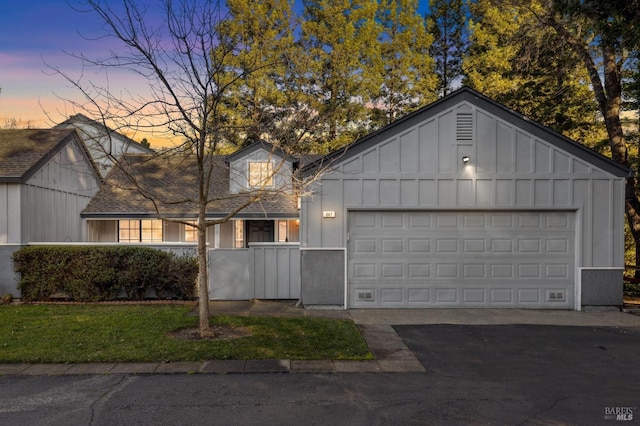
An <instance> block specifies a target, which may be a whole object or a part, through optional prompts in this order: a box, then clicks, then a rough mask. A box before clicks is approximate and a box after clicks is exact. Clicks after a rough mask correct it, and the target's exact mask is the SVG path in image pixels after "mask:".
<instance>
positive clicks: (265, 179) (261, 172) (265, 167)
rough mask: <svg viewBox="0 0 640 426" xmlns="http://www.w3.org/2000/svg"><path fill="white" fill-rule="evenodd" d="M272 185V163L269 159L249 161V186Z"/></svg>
mask: <svg viewBox="0 0 640 426" xmlns="http://www.w3.org/2000/svg"><path fill="white" fill-rule="evenodd" d="M263 185H264V186H273V165H272V164H271V162H270V161H250V162H249V186H263Z"/></svg>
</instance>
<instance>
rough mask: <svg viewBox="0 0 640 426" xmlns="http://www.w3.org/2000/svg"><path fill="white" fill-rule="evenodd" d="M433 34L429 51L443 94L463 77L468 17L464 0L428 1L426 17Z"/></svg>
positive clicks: (440, 91)
mask: <svg viewBox="0 0 640 426" xmlns="http://www.w3.org/2000/svg"><path fill="white" fill-rule="evenodd" d="M426 20H427V28H428V30H429V33H430V34H431V35H432V37H433V43H432V44H431V47H430V48H429V54H430V55H431V56H432V57H433V59H434V61H435V70H436V74H437V76H438V87H437V90H438V93H439V95H440V96H444V95H446V94H447V93H449V92H451V91H452V90H453V89H454V84H455V83H456V82H457V81H460V79H461V78H462V74H463V71H462V58H463V57H464V55H465V52H466V49H467V30H466V28H467V24H466V21H467V16H466V7H465V2H464V0H431V1H430V3H429V13H428V14H427V16H426Z"/></svg>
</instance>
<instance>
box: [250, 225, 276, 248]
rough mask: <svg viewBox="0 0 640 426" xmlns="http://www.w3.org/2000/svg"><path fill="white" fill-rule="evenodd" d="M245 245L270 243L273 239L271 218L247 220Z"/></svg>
mask: <svg viewBox="0 0 640 426" xmlns="http://www.w3.org/2000/svg"><path fill="white" fill-rule="evenodd" d="M246 223H247V247H248V246H249V243H272V242H273V240H274V227H273V221H272V220H248V221H247V222H246Z"/></svg>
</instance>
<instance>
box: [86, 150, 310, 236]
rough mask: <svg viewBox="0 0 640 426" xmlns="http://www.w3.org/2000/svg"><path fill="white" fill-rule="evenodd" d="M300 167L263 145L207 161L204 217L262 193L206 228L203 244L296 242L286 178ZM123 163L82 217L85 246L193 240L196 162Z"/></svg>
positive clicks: (136, 158) (133, 158)
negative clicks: (258, 190) (262, 190)
mask: <svg viewBox="0 0 640 426" xmlns="http://www.w3.org/2000/svg"><path fill="white" fill-rule="evenodd" d="M298 163H299V159H298V158H292V157H290V156H288V155H286V154H285V153H284V152H283V151H282V150H280V149H277V148H276V147H273V146H272V145H269V144H268V143H265V142H257V143H254V144H252V145H250V146H249V147H247V148H245V149H243V150H240V151H238V152H236V153H234V154H232V155H229V156H223V155H214V156H212V157H211V158H210V162H209V163H207V165H206V166H207V168H209V167H210V168H211V170H212V176H211V180H210V182H211V185H210V188H209V199H210V200H212V202H211V203H209V204H208V206H207V212H206V217H207V218H208V219H210V220H217V219H222V218H225V217H227V216H228V215H229V214H230V213H231V212H233V211H235V209H237V208H238V207H239V206H241V205H242V204H243V203H245V202H246V201H247V199H248V198H249V197H250V196H251V195H250V194H251V191H252V190H253V189H255V188H256V187H258V186H260V185H262V184H264V185H265V189H266V193H265V194H264V196H263V197H262V199H261V200H260V201H258V202H255V203H253V204H250V205H248V206H246V207H245V208H243V209H241V210H240V211H239V212H237V214H235V215H234V216H233V219H232V220H230V221H227V222H224V223H221V224H219V225H215V226H211V227H209V229H208V234H207V243H208V244H209V246H210V247H211V248H236V249H239V248H246V247H248V246H249V244H250V243H256V242H295V241H298V240H299V234H298V228H299V209H298V200H297V197H296V196H295V191H294V188H293V178H292V175H293V172H294V169H295V168H297V167H298ZM121 165H122V167H116V168H114V169H113V170H112V171H111V173H110V174H109V175H108V176H107V178H106V183H105V185H104V186H103V187H102V188H101V190H100V191H99V192H98V193H97V194H96V196H95V197H94V198H93V199H92V200H91V202H90V203H89V204H88V205H87V207H86V208H85V209H84V211H83V212H82V217H83V218H84V219H86V221H87V229H88V231H87V232H88V241H91V242H121V243H129V242H140V243H158V242H195V241H196V230H195V228H194V227H192V226H189V223H190V222H193V223H195V221H196V219H197V204H196V203H195V201H194V200H197V199H198V183H197V176H196V171H197V164H196V157H195V156H194V155H171V156H167V155H161V154H157V155H156V154H126V155H125V156H124V157H123V158H122V160H121ZM129 176H134V177H135V178H134V179H130V178H129ZM265 179H266V181H265ZM143 194H144V195H143ZM152 200H154V201H152ZM154 202H155V204H154Z"/></svg>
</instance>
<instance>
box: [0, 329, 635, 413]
mask: <svg viewBox="0 0 640 426" xmlns="http://www.w3.org/2000/svg"><path fill="white" fill-rule="evenodd" d="M395 329H396V331H397V332H398V334H399V335H400V336H401V337H402V338H403V339H404V341H405V343H406V344H407V345H408V347H409V348H410V349H411V350H412V351H413V352H414V353H415V354H416V356H417V357H418V359H419V360H420V361H421V362H422V363H423V365H424V366H425V367H426V369H427V372H426V373H424V372H423V373H384V372H381V373H327V374H312V373H305V374H297V373H286V374H273V373H267V374H265V373H261V374H260V373H259V374H247V373H245V374H153V375H119V374H110V375H66V376H33V377H27V376H15V375H7V376H2V377H0V424H2V425H34V424H38V425H178V424H179V425H196V424H197V425H228V424H237V425H244V424H247V425H248V424H251V425H256V424H257V425H274V424H278V425H294V424H296V425H298V424H308V425H329V424H331V425H343V424H345V425H346V424H348V425H371V424H373V425H375V424H380V425H383V424H389V425H392V424H393V425H398V424H434V425H438V424H443V425H450V424H461V425H462V424H497V425H502V424H532V425H543V424H577V425H583V424H588V425H592V424H595V425H597V424H604V425H606V424H639V423H640V411H639V408H640V373H639V369H638V359H639V358H638V357H639V354H640V328H620V327H588V326H587V327H585V326H583V327H570V326H541V325H482V326H469V325H408V326H396V327H395ZM615 410H618V412H621V410H624V411H625V413H627V414H630V415H631V418H630V419H629V417H625V419H626V420H625V421H624V422H623V421H621V420H616V416H615V414H614V417H613V418H611V413H615V412H616V411H615Z"/></svg>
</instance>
